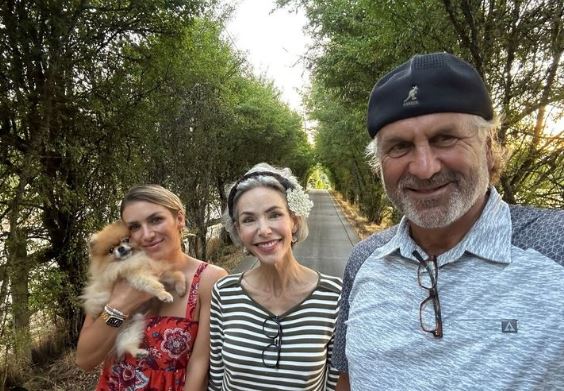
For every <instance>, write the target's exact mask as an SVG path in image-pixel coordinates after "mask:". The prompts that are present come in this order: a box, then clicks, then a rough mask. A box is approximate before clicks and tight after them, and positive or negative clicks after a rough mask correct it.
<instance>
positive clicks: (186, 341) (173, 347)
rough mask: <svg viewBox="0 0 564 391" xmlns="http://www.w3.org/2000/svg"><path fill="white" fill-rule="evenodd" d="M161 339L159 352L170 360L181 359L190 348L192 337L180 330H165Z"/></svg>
mask: <svg viewBox="0 0 564 391" xmlns="http://www.w3.org/2000/svg"><path fill="white" fill-rule="evenodd" d="M163 337H164V340H163V342H162V343H161V350H162V351H163V352H166V353H168V355H169V356H170V357H172V358H179V357H181V356H182V355H183V354H184V353H185V352H186V351H187V350H189V349H190V348H191V346H192V337H191V336H190V334H188V333H187V332H186V330H183V329H181V328H174V329H167V330H165V331H164V335H163Z"/></svg>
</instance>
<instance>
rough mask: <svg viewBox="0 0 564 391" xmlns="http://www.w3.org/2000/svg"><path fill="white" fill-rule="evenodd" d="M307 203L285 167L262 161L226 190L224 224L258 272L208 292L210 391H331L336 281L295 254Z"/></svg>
mask: <svg viewBox="0 0 564 391" xmlns="http://www.w3.org/2000/svg"><path fill="white" fill-rule="evenodd" d="M312 206H313V203H312V202H311V201H310V199H309V197H308V195H307V194H306V193H305V192H304V191H303V189H302V187H301V186H300V185H299V183H298V182H297V180H296V178H295V177H294V176H293V175H292V173H291V171H290V170H289V169H276V168H274V167H272V166H270V165H268V164H266V163H260V164H258V165H256V166H254V167H253V168H252V169H251V170H249V171H248V172H247V173H246V174H245V175H244V176H243V177H241V178H240V179H239V180H238V181H237V182H235V183H234V184H233V185H232V186H231V188H230V191H229V193H228V206H227V209H226V211H225V214H224V218H225V226H226V229H227V231H228V232H229V234H230V235H231V238H232V239H233V241H234V242H235V243H236V244H238V245H240V246H243V247H244V249H245V250H246V251H248V252H249V253H251V254H253V255H254V256H256V257H257V259H258V260H259V265H258V267H256V268H254V269H251V270H249V271H247V272H244V273H240V274H235V275H231V276H227V277H225V278H223V279H221V280H220V281H218V282H217V283H216V284H215V285H214V288H213V291H212V307H211V319H210V343H211V363H210V378H209V390H230V391H237V390H257V391H259V390H276V391H278V390H281V389H284V390H320V391H321V390H334V389H335V383H336V379H337V372H336V371H335V370H334V369H332V368H331V367H330V365H329V363H330V360H331V353H332V349H333V331H334V327H335V319H336V317H337V312H338V301H339V297H340V293H341V280H340V279H339V278H336V277H330V276H326V275H323V274H320V273H318V272H316V271H313V270H311V269H309V268H307V267H305V266H303V265H301V264H300V263H299V262H298V260H297V259H296V258H295V257H294V253H293V247H294V245H295V244H296V243H298V242H300V241H302V240H304V239H305V238H306V237H307V234H308V227H307V220H306V219H307V216H308V214H309V211H310V209H311V207H312Z"/></svg>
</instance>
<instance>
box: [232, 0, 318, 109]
mask: <svg viewBox="0 0 564 391" xmlns="http://www.w3.org/2000/svg"><path fill="white" fill-rule="evenodd" d="M235 3H236V4H238V6H237V8H236V10H235V12H234V15H233V18H232V19H231V20H230V21H229V23H228V24H227V32H228V34H229V36H230V37H231V39H232V40H233V42H234V44H235V47H236V48H237V49H239V50H242V51H244V52H245V53H246V55H247V56H246V57H247V59H248V61H249V62H250V63H251V64H252V65H253V68H254V69H255V73H256V74H257V75H262V74H265V75H266V76H267V78H268V79H270V80H273V81H274V84H275V85H276V87H278V89H279V90H280V91H281V92H282V100H283V101H285V102H286V103H288V105H289V106H290V107H291V108H292V109H294V110H295V111H297V112H299V113H303V109H302V106H301V98H300V94H299V91H300V90H301V89H303V88H304V87H306V86H307V85H308V83H309V81H308V78H309V73H308V72H307V70H306V69H305V68H304V64H303V63H301V62H300V61H299V59H300V56H302V55H303V54H305V52H306V50H307V45H308V44H309V43H310V39H309V38H308V37H307V36H306V35H305V34H304V32H303V27H304V26H305V25H306V22H307V18H306V17H305V15H304V14H303V13H301V12H299V13H295V12H290V11H288V10H286V9H281V10H276V11H274V12H271V11H272V10H273V9H274V8H275V5H274V0H238V1H236V2H235Z"/></svg>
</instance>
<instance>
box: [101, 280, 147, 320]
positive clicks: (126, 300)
mask: <svg viewBox="0 0 564 391" xmlns="http://www.w3.org/2000/svg"><path fill="white" fill-rule="evenodd" d="M152 298H153V296H152V295H151V294H150V293H147V292H144V291H140V290H138V289H136V288H134V287H133V286H131V284H130V283H129V282H128V281H127V280H124V279H121V280H119V281H118V282H116V283H115V285H114V288H113V290H112V294H111V296H110V299H109V300H108V306H109V307H112V308H115V309H117V310H119V311H121V312H123V313H124V314H126V315H131V314H133V313H135V311H136V310H137V309H138V308H139V307H141V306H142V305H143V304H144V303H146V302H147V301H149V300H150V299H152Z"/></svg>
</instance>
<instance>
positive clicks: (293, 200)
mask: <svg viewBox="0 0 564 391" xmlns="http://www.w3.org/2000/svg"><path fill="white" fill-rule="evenodd" d="M257 176H270V177H273V178H275V179H276V180H277V181H278V182H280V184H281V185H282V186H283V187H284V189H286V200H287V201H288V208H289V209H290V211H292V212H293V213H294V214H295V215H296V216H302V217H305V218H307V217H308V216H309V212H310V210H311V208H312V207H313V202H311V200H310V199H309V195H308V194H307V193H306V192H305V191H304V189H303V188H302V187H301V186H300V185H299V184H297V185H294V184H293V183H292V182H290V181H289V180H288V179H286V178H284V177H283V176H282V175H280V174H277V173H275V172H270V171H255V172H251V173H249V174H247V175H243V176H242V177H241V178H240V179H239V180H238V181H237V182H236V183H235V184H234V185H233V187H232V188H231V191H230V192H229V196H228V197H227V208H228V210H229V217H231V220H234V218H233V202H234V199H235V194H236V193H237V187H238V186H239V184H240V183H241V182H244V181H246V180H247V179H250V178H254V177H257Z"/></svg>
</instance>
